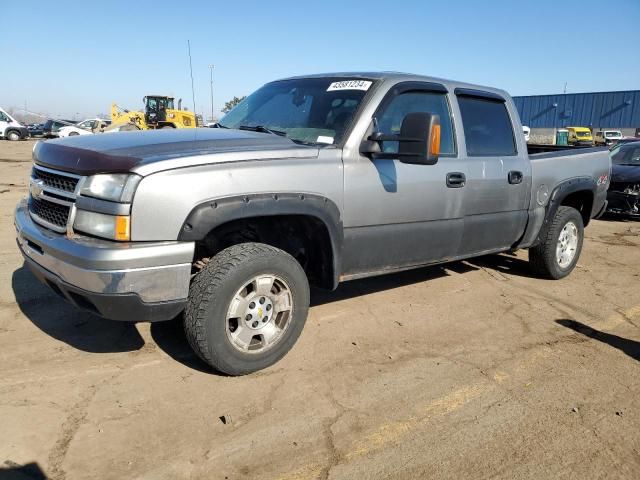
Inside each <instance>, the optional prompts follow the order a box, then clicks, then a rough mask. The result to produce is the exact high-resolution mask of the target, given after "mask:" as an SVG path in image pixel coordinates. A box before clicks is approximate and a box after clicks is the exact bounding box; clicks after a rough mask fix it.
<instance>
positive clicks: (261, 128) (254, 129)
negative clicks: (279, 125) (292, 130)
mask: <svg viewBox="0 0 640 480" xmlns="http://www.w3.org/2000/svg"><path fill="white" fill-rule="evenodd" d="M238 130H251V131H252V132H260V133H270V134H272V135H279V136H280V137H286V136H287V132H283V131H282V130H271V129H270V128H267V127H265V126H264V125H240V126H239V127H238Z"/></svg>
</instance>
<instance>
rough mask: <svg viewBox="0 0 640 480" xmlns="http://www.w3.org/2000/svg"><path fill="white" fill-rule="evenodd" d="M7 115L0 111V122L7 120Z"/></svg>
mask: <svg viewBox="0 0 640 480" xmlns="http://www.w3.org/2000/svg"><path fill="white" fill-rule="evenodd" d="M8 121H9V117H7V116H6V115H5V114H4V112H0V122H8Z"/></svg>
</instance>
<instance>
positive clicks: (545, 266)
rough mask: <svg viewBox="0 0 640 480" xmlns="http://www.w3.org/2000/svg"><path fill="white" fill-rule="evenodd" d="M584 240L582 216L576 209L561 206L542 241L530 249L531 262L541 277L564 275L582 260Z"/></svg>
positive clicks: (555, 277)
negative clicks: (581, 253) (579, 259)
mask: <svg viewBox="0 0 640 480" xmlns="http://www.w3.org/2000/svg"><path fill="white" fill-rule="evenodd" d="M583 240H584V223H583V221H582V215H580V212H578V211H577V210H576V209H575V208H572V207H565V206H561V207H559V208H558V211H557V212H556V214H555V216H554V217H553V221H552V222H551V225H550V226H549V229H548V230H547V232H546V234H545V235H544V238H543V239H542V241H541V242H540V243H539V244H538V245H536V246H535V247H533V248H530V249H529V264H530V265H531V268H532V269H533V271H534V272H535V273H537V274H538V275H540V276H541V277H545V278H551V279H554V280H558V279H560V278H564V277H566V276H567V275H569V274H570V273H571V271H572V270H573V269H574V268H575V266H576V264H577V263H578V258H579V257H580V252H581V251H582V242H583Z"/></svg>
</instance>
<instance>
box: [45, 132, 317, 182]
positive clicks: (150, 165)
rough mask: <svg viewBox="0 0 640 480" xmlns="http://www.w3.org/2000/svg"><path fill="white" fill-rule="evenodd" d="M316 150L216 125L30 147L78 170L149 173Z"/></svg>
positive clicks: (48, 160)
mask: <svg viewBox="0 0 640 480" xmlns="http://www.w3.org/2000/svg"><path fill="white" fill-rule="evenodd" d="M317 155H318V148H317V147H311V146H304V145H298V144H296V143H294V142H292V141H291V140H289V139H287V138H285V137H280V136H278V135H272V134H268V133H258V132H251V131H245V130H227V129H218V128H195V129H175V130H174V129H162V130H148V131H143V132H141V131H137V132H118V133H103V134H98V135H82V136H75V137H69V138H64V139H59V140H48V141H46V142H38V143H37V144H36V146H35V147H34V149H33V160H34V161H35V162H36V163H37V164H38V165H42V166H45V167H50V168H54V169H57V170H63V171H66V172H72V173H75V174H78V175H93V174H96V173H124V172H135V173H139V174H140V175H149V174H151V173H154V172H156V171H161V170H166V169H169V168H179V167H180V166H190V165H204V164H209V163H219V162H224V161H239V160H248V159H251V160H268V159H278V158H305V157H317ZM194 157H196V158H194ZM186 159H188V160H186Z"/></svg>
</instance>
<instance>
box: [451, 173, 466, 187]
mask: <svg viewBox="0 0 640 480" xmlns="http://www.w3.org/2000/svg"><path fill="white" fill-rule="evenodd" d="M466 183H467V177H465V175H464V173H460V172H451V173H447V187H449V188H462V187H464V186H465V184H466Z"/></svg>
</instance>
